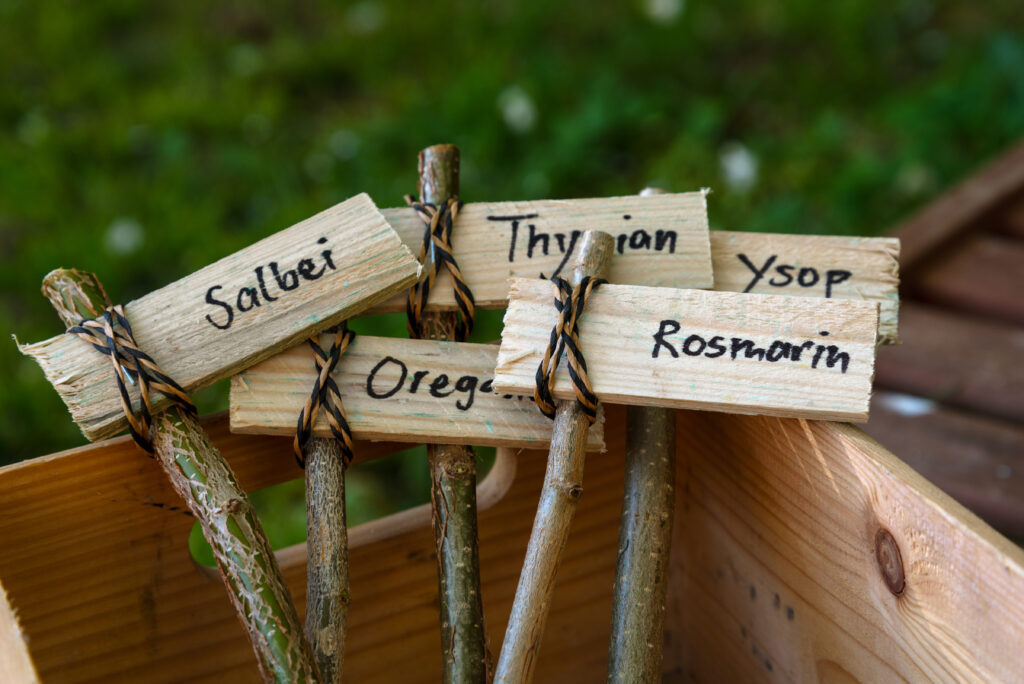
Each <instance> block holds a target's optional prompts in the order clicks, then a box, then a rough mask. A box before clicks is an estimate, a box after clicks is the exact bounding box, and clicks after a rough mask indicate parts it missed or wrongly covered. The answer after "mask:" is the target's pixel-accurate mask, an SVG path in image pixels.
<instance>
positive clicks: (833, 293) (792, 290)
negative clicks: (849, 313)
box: [639, 230, 900, 344]
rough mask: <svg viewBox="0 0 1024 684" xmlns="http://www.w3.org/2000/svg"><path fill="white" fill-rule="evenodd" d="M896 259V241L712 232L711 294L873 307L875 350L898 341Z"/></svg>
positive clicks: (897, 257)
mask: <svg viewBox="0 0 1024 684" xmlns="http://www.w3.org/2000/svg"><path fill="white" fill-rule="evenodd" d="M899 257H900V241H899V240H898V239H897V238H887V237H882V238H863V237H843V236H839V235H776V234H771V233H734V232H728V231H718V230H713V231H711V260H712V262H713V264H714V269H715V288H714V289H716V290H719V291H722V292H749V293H753V294H783V295H793V296H797V297H825V298H831V299H863V300H865V301H869V302H870V301H876V302H878V303H879V305H880V311H879V320H878V338H879V344H894V343H896V342H897V341H898V328H899V304H900V299H899V291H898V288H899ZM639 284H642V283H639Z"/></svg>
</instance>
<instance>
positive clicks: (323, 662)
mask: <svg viewBox="0 0 1024 684" xmlns="http://www.w3.org/2000/svg"><path fill="white" fill-rule="evenodd" d="M305 457H306V637H307V638H308V639H309V643H310V645H311V646H312V647H313V655H314V657H315V658H316V662H317V665H318V666H319V668H320V676H321V677H322V679H323V682H324V684H341V674H342V671H343V665H344V661H345V630H346V628H347V626H348V604H349V602H350V600H351V594H350V590H349V579H348V527H347V526H346V522H345V459H344V457H343V456H342V451H341V446H340V445H339V444H338V440H336V439H334V438H333V437H332V438H326V437H313V438H312V439H310V440H309V442H308V443H307V444H306V448H305Z"/></svg>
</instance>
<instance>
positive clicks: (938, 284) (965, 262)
mask: <svg viewBox="0 0 1024 684" xmlns="http://www.w3.org/2000/svg"><path fill="white" fill-rule="evenodd" d="M909 285H910V286H911V288H912V292H913V294H914V295H915V296H916V297H920V298H921V299H924V300H926V301H929V302H932V303H935V304H940V305H944V306H948V307H951V308H954V309H958V310H960V311H964V312H968V313H971V314H974V315H979V314H980V315H984V316H990V317H992V318H995V319H997V320H1002V321H1007V322H1009V323H1016V324H1017V325H1022V324H1024V296H1022V294H1021V293H1024V241H1022V240H1014V239H1007V238H1005V237H1001V236H997V235H978V236H974V237H972V238H969V239H967V240H965V241H963V242H962V243H961V244H960V245H959V246H958V247H957V248H956V249H955V250H949V251H947V252H944V253H943V254H942V255H941V256H938V257H936V258H934V259H932V260H931V261H929V262H928V263H927V264H925V265H923V266H922V267H921V268H920V269H919V271H918V273H916V274H915V275H914V277H913V278H912V279H911V280H910V281H909Z"/></svg>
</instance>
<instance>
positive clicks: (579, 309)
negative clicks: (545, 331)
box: [533, 276, 607, 425]
mask: <svg viewBox="0 0 1024 684" xmlns="http://www.w3.org/2000/svg"><path fill="white" fill-rule="evenodd" d="M551 282H552V283H554V285H555V293H556V297H555V308H556V309H557V310H558V321H557V322H556V323H555V327H553V328H552V329H551V339H550V340H548V347H547V349H545V350H544V358H543V359H541V362H540V365H539V366H537V387H536V389H535V390H534V393H533V398H534V400H535V401H536V402H537V407H538V408H540V411H541V413H543V414H544V415H545V416H547V417H548V418H551V419H552V420H553V419H554V417H555V409H556V408H557V404H556V403H555V398H554V396H553V394H552V393H553V392H554V389H555V374H556V373H557V371H558V362H559V360H560V359H561V358H562V352H563V351H564V352H565V353H566V356H567V357H568V359H569V378H570V379H571V380H572V387H573V390H574V391H575V392H576V403H577V404H579V406H580V408H581V409H582V410H583V414H584V415H585V416H586V417H587V420H589V421H590V424H591V425H593V424H594V421H595V420H597V405H598V401H597V395H596V394H594V389H593V388H592V387H591V386H590V377H589V376H588V375H587V360H586V359H585V358H583V350H582V349H581V348H580V338H579V320H580V316H582V315H583V309H584V308H585V307H586V305H587V300H588V299H590V295H591V293H592V292H593V291H594V290H596V289H597V288H598V286H599V285H601V283H604V282H607V281H605V280H603V279H601V278H591V277H590V276H584V277H583V278H582V279H581V280H580V283H579V285H577V286H576V287H572V286H571V285H569V283H568V281H566V280H565V279H564V278H557V277H556V278H552V279H551Z"/></svg>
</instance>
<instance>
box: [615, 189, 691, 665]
mask: <svg viewBox="0 0 1024 684" xmlns="http://www.w3.org/2000/svg"><path fill="white" fill-rule="evenodd" d="M662 192H664V191H663V190H659V189H656V188H647V189H645V190H644V191H643V192H641V193H640V194H641V195H650V194H660V193H662ZM675 475H676V420H675V411H674V410H672V409H668V408H661V407H656V406H630V407H628V408H627V409H626V480H625V487H624V492H623V498H622V516H621V519H620V522H619V555H618V561H617V563H616V568H615V589H614V593H613V600H612V629H611V641H610V643H609V646H608V681H609V682H623V683H624V682H656V681H660V680H661V663H662V647H663V644H664V635H663V631H664V627H665V593H666V590H667V588H668V575H669V555H670V554H669V551H670V549H671V547H672V524H673V520H674V518H675V501H676V499H675Z"/></svg>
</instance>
